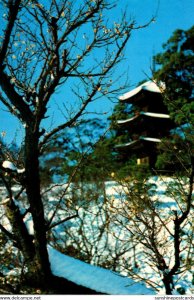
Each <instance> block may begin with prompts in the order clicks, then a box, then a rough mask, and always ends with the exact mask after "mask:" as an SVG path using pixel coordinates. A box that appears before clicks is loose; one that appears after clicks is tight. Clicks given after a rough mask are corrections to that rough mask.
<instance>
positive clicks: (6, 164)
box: [2, 160, 17, 171]
mask: <svg viewBox="0 0 194 300" xmlns="http://www.w3.org/2000/svg"><path fill="white" fill-rule="evenodd" d="M2 167H3V168H5V169H9V170H12V171H17V168H16V167H15V166H14V164H13V163H12V162H11V161H9V160H5V161H4V162H3V163H2Z"/></svg>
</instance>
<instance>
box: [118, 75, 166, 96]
mask: <svg viewBox="0 0 194 300" xmlns="http://www.w3.org/2000/svg"><path fill="white" fill-rule="evenodd" d="M164 89H165V85H164V83H163V82H162V83H159V84H158V83H156V82H155V81H151V80H150V81H146V82H144V83H143V84H141V85H140V86H138V87H136V88H135V89H133V90H131V91H129V92H127V93H125V94H124V95H122V96H120V97H119V100H121V101H129V100H132V99H133V98H134V97H139V96H140V95H142V94H144V93H146V92H148V93H156V94H159V95H160V94H161V93H162V92H163V91H164Z"/></svg>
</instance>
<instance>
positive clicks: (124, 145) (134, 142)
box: [115, 140, 138, 148]
mask: <svg viewBox="0 0 194 300" xmlns="http://www.w3.org/2000/svg"><path fill="white" fill-rule="evenodd" d="M137 142H138V140H135V141H132V142H129V143H126V144H120V145H116V146H115V148H120V147H121V148H122V147H128V146H131V145H133V144H136V143H137Z"/></svg>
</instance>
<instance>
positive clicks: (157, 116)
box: [140, 111, 170, 119]
mask: <svg viewBox="0 0 194 300" xmlns="http://www.w3.org/2000/svg"><path fill="white" fill-rule="evenodd" d="M140 114H141V115H144V116H148V117H153V118H160V119H170V115H168V114H159V113H154V112H148V111H146V112H145V111H141V112H140Z"/></svg>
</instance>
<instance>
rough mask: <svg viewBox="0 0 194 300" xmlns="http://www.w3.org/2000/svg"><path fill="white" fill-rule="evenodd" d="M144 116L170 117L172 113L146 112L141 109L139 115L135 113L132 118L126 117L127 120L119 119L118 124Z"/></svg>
mask: <svg viewBox="0 0 194 300" xmlns="http://www.w3.org/2000/svg"><path fill="white" fill-rule="evenodd" d="M142 117H148V118H153V119H155V118H156V119H161V120H162V119H170V115H169V114H160V113H154V112H144V111H141V112H140V113H139V114H138V115H135V116H134V117H132V118H129V119H126V120H118V121H117V124H118V125H125V124H128V123H131V122H133V121H134V120H136V119H139V118H142Z"/></svg>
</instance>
